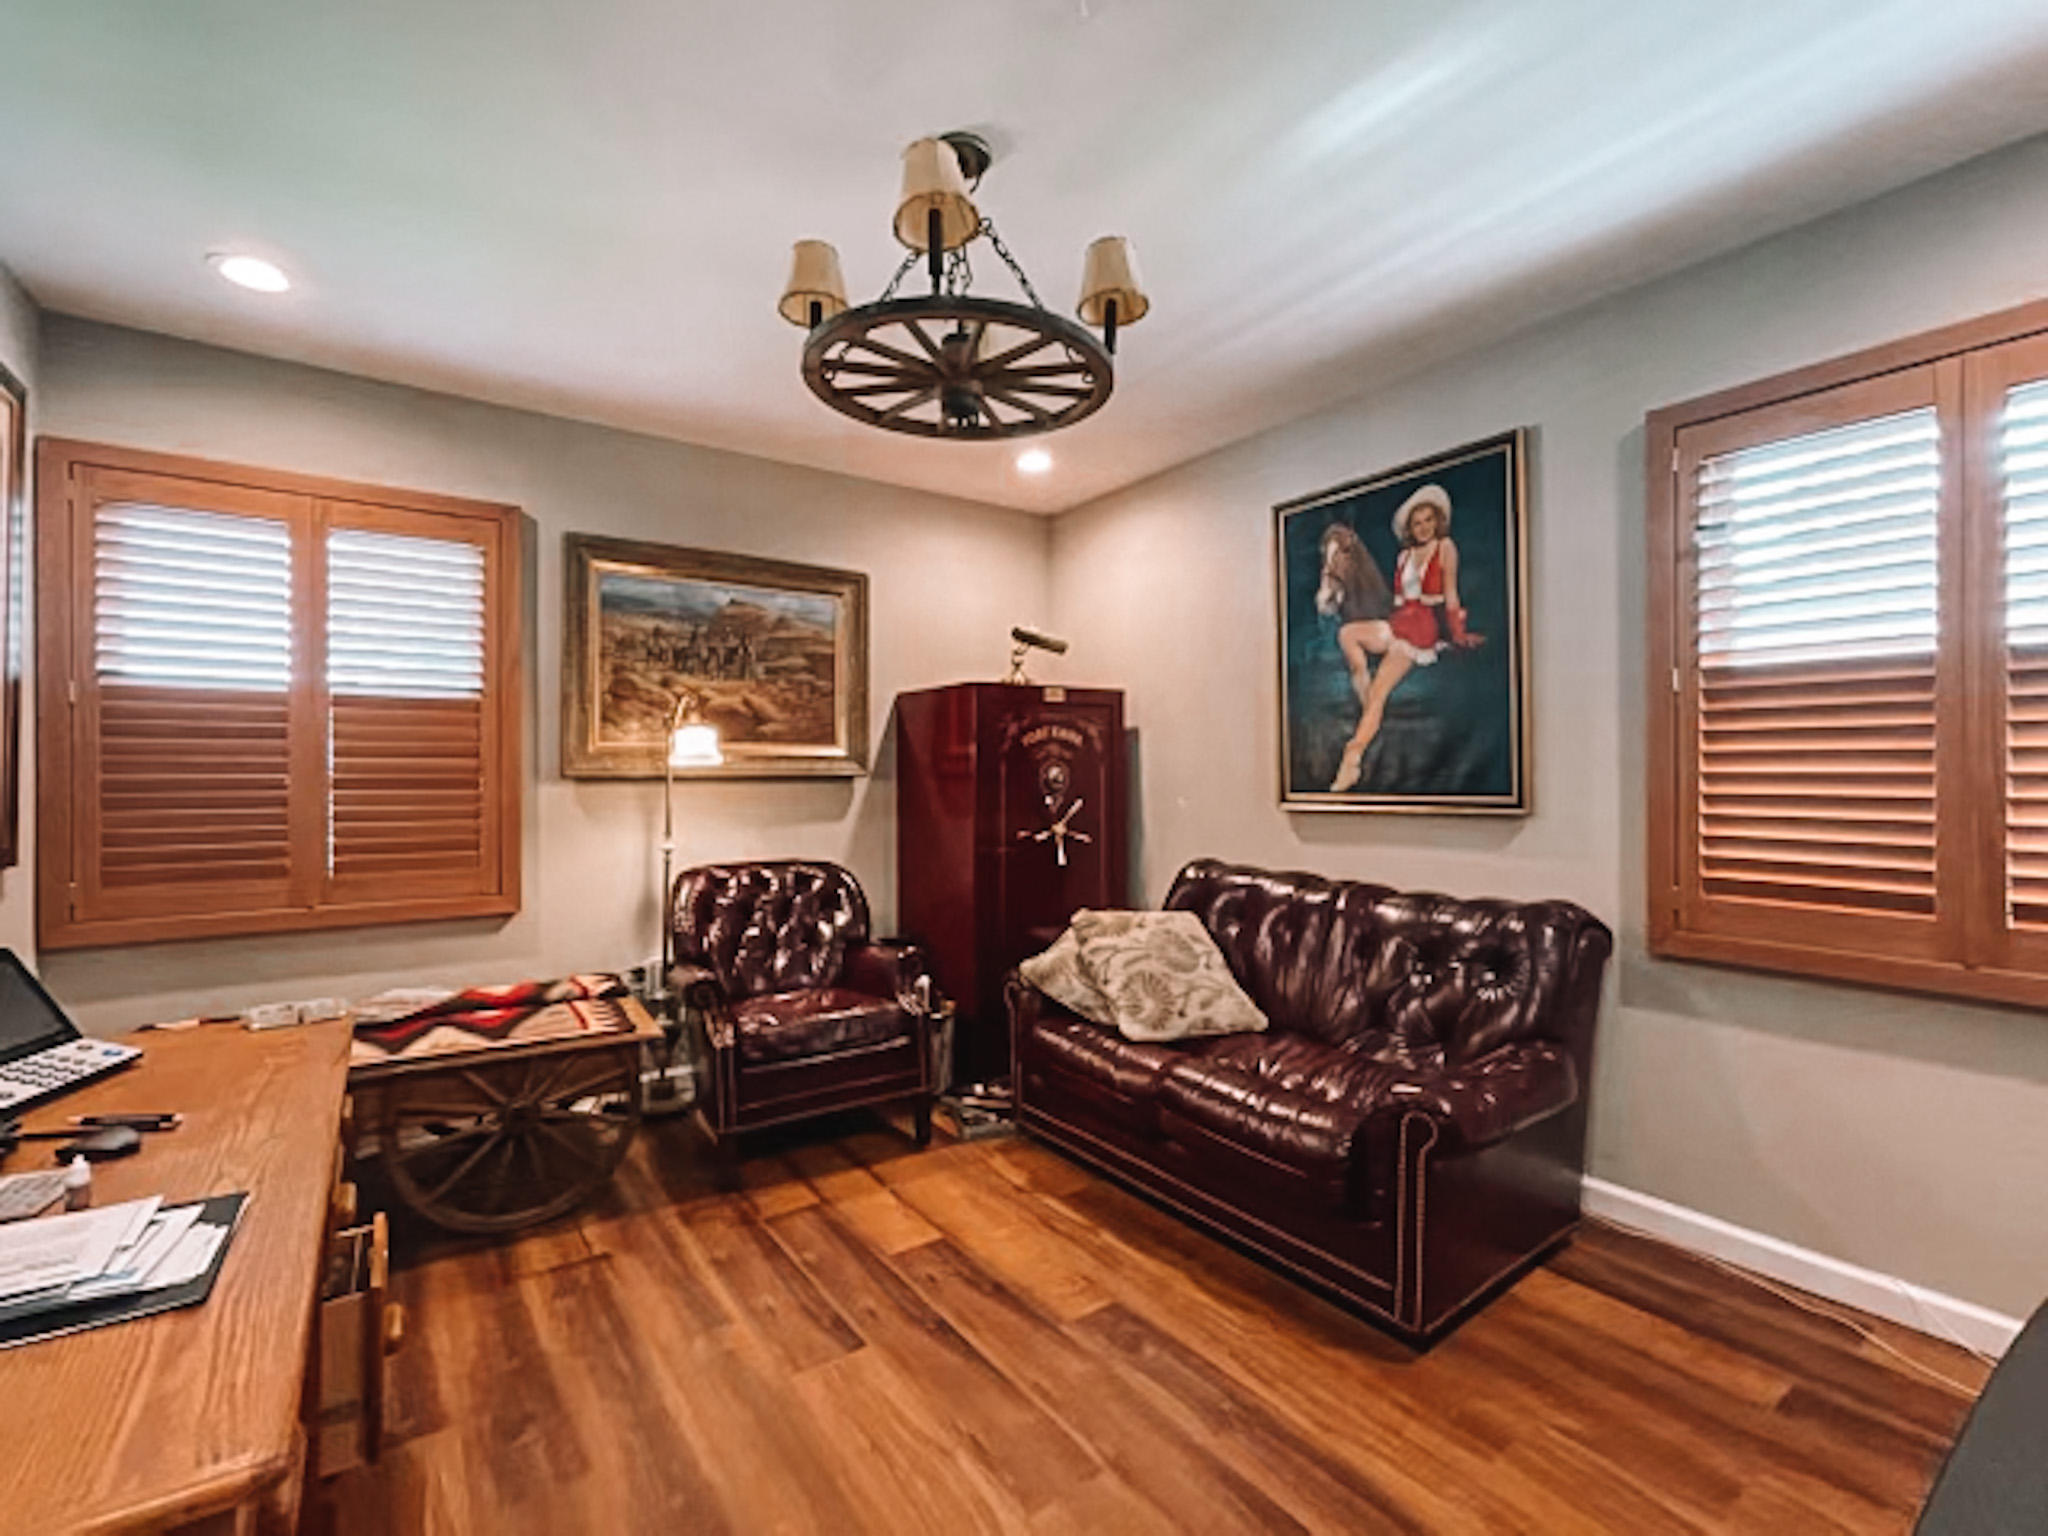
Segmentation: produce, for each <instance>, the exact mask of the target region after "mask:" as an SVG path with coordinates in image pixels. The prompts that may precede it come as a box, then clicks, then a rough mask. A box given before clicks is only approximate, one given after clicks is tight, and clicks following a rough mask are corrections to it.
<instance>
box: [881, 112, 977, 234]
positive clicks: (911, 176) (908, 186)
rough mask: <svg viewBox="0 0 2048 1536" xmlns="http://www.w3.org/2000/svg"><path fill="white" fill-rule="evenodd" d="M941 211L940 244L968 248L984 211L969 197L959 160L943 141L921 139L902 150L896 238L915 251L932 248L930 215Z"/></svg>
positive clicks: (950, 147) (951, 148) (965, 178)
mask: <svg viewBox="0 0 2048 1536" xmlns="http://www.w3.org/2000/svg"><path fill="white" fill-rule="evenodd" d="M934 208H936V209H937V210H938V212H939V245H940V247H941V248H942V249H944V250H948V251H950V250H952V249H954V248H955V247H956V246H961V245H965V244H966V243H967V242H968V241H969V240H972V239H973V238H974V236H975V234H976V232H977V231H978V230H980V228H981V211H980V210H979V209H978V208H976V207H975V206H974V199H973V198H971V197H969V196H968V195H967V177H966V176H965V174H963V173H962V171H961V169H960V157H959V156H958V155H956V154H955V153H954V152H953V146H952V145H950V144H948V143H947V142H946V141H945V140H944V139H919V140H918V141H917V142H916V143H915V144H913V145H911V146H910V148H908V149H906V150H904V151H903V196H902V198H901V199H900V200H899V201H898V202H897V204H896V238H897V239H898V240H900V241H902V242H903V243H904V244H905V245H907V246H908V247H910V249H911V250H913V251H924V250H929V249H930V248H931V242H930V237H929V228H930V215H931V211H932V210H933V209H934Z"/></svg>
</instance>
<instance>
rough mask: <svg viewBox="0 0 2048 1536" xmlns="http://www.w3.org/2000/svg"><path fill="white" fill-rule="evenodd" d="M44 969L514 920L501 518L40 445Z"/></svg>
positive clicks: (507, 578)
mask: <svg viewBox="0 0 2048 1536" xmlns="http://www.w3.org/2000/svg"><path fill="white" fill-rule="evenodd" d="M37 477H38V495H39V498H40V500H39V508H38V514H39V537H38V563H37V583H38V585H37V612H38V620H37V629H38V664H37V676H38V688H39V694H40V714H39V733H40V752H41V756H40V767H39V781H40V788H39V809H40V822H39V825H40V829H41V838H40V853H39V859H38V863H39V884H38V892H37V896H38V926H39V938H40V942H41V943H42V945H43V946H44V947H46V948H64V947H68V946H82V945H91V944H109V943H121V942H134V941H146V940H155V939H173V938H192V937H199V936H204V935H219V934H235V933H258V932H272V931H282V930H289V929H307V928H329V927H340V926H345V925H354V924H365V923H386V922H404V921H416V920H424V919H430V918H447V917H467V916H478V915H501V914H506V913H511V912H516V911H517V910H518V908H519V837H520V822H519V776H520V769H519V745H520V741H519V732H520V714H519V686H518V677H519V671H518V668H519V644H518V631H517V620H518V614H519V599H518V582H519V516H518V513H517V511H516V510H515V509H513V508H509V507H497V506H488V505H484V504H481V503H476V502H463V501H455V500H452V499H449V498H445V497H433V496H421V495H416V494H413V493H410V492H403V491H392V490H385V489H379V488H373V487H366V486H356V485H345V484H338V483H331V482H324V481H312V480H308V479H304V478H302V477H297V476H288V475H277V474H272V473H269V472H266V471H261V470H248V469H240V468H235V467H231V466H227V465H220V464H210V463H205V462H202V461H198V460H192V459H174V458H168V457H165V456H162V455H157V454H144V453H136V452H131V451H128V450H123V449H112V448H101V447H96V446H92V445H87V444H80V443H66V442H55V441H48V440H46V441H45V442H43V443H42V444H41V445H40V453H39V458H38V463H37Z"/></svg>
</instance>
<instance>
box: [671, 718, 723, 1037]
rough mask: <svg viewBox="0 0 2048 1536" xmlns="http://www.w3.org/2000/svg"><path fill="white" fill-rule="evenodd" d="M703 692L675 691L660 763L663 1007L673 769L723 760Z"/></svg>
mask: <svg viewBox="0 0 2048 1536" xmlns="http://www.w3.org/2000/svg"><path fill="white" fill-rule="evenodd" d="M703 708H704V696H703V695H702V694H699V693H693V692H691V691H689V690H687V689H685V690H684V691H683V692H682V693H679V694H677V695H676V705H675V708H674V709H672V710H670V711H669V717H668V755H667V757H666V758H665V759H664V760H663V763H662V782H661V896H660V899H659V900H657V901H656V902H655V911H656V912H658V913H659V914H660V915H661V984H660V990H659V992H658V994H657V995H658V996H659V997H660V998H661V1001H662V1005H663V1008H664V1011H666V1010H667V1005H668V1002H669V984H668V973H669V967H670V965H671V964H672V962H673V961H674V959H675V942H676V934H675V924H674V923H673V922H672V921H671V920H670V917H669V910H668V902H669V891H670V885H671V882H672V881H674V879H675V862H676V770H677V769H678V768H717V767H720V766H721V765H723V764H724V762H725V752H724V750H723V749H722V748H721V747H720V746H719V744H718V727H717V726H715V725H711V724H708V723H707V722H706V721H705V719H704V716H703Z"/></svg>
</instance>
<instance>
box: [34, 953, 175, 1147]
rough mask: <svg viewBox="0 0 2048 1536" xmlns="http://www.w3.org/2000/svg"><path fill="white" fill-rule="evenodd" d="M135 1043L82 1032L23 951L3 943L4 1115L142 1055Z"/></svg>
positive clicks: (50, 1097)
mask: <svg viewBox="0 0 2048 1536" xmlns="http://www.w3.org/2000/svg"><path fill="white" fill-rule="evenodd" d="M141 1058H142V1052H141V1051H139V1050H137V1049H136V1048H135V1047H134V1046H132V1045H120V1044H117V1043H116V1042H114V1041H112V1040H93V1039H88V1038H87V1037H86V1036H84V1035H81V1034H80V1033H79V1032H78V1026H77V1025H76V1024H73V1023H72V1022H71V1020H70V1019H69V1018H68V1017H66V1016H65V1013H64V1010H63V1009H62V1008H60V1007H58V1006H57V1001H56V999H55V998H53V997H51V996H50V994H49V993H47V992H45V991H44V990H43V984H42V983H41V982H39V981H37V980H36V979H35V977H34V976H33V975H31V974H30V973H29V968H28V967H27V966H25V965H23V964H22V963H21V957H20V956H18V955H16V954H15V952H14V951H13V950H11V949H0V1117H6V1118H12V1117H13V1116H15V1115H18V1114H20V1113H21V1112H22V1111H23V1110H25V1109H30V1108H33V1107H34V1106H35V1105H37V1104H40V1103H42V1102H43V1101H44V1100H45V1099H54V1098H55V1097H57V1095H58V1094H60V1093H69V1092H70V1091H71V1090H72V1089H73V1088H76V1087H78V1086H80V1085H81V1084H83V1083H89V1082H91V1081H92V1080H93V1079H94V1078H96V1077H105V1076H106V1075H107V1074H108V1073H109V1072H118V1071H120V1070H121V1069H122V1068H123V1067H127V1066H132V1065H134V1064H135V1063H136V1062H137V1061H139V1060H141Z"/></svg>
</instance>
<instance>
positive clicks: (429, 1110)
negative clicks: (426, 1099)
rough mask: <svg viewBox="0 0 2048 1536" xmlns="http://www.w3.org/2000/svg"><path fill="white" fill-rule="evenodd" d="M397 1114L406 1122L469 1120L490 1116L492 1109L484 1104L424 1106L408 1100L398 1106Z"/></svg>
mask: <svg viewBox="0 0 2048 1536" xmlns="http://www.w3.org/2000/svg"><path fill="white" fill-rule="evenodd" d="M397 1113H398V1115H399V1116H400V1117H401V1118H403V1119H406V1120H467V1119H472V1118H474V1117H475V1116H478V1115H487V1114H490V1113H491V1107H490V1106H487V1105H483V1104H423V1103H419V1102H417V1101H415V1100H411V1099H408V1100H407V1101H406V1102H405V1103H403V1104H400V1105H399V1106H398V1110H397Z"/></svg>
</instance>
